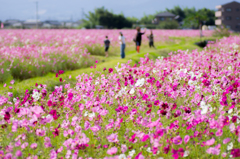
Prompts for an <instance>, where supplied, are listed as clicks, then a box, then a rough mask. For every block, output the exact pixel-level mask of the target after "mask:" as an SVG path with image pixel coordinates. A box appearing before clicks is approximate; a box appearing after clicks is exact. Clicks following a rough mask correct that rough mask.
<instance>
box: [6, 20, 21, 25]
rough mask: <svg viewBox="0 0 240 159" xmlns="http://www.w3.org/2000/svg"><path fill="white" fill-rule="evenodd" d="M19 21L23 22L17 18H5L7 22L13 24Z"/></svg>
mask: <svg viewBox="0 0 240 159" xmlns="http://www.w3.org/2000/svg"><path fill="white" fill-rule="evenodd" d="M19 22H21V21H20V20H17V19H7V20H5V23H11V24H14V23H19Z"/></svg>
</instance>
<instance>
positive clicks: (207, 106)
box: [200, 101, 212, 114]
mask: <svg viewBox="0 0 240 159" xmlns="http://www.w3.org/2000/svg"><path fill="white" fill-rule="evenodd" d="M200 107H201V109H202V110H201V114H207V112H208V109H209V111H210V112H212V107H211V105H210V104H206V103H205V101H201V102H200Z"/></svg>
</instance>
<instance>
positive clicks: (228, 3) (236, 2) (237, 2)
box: [221, 1, 240, 6]
mask: <svg viewBox="0 0 240 159" xmlns="http://www.w3.org/2000/svg"><path fill="white" fill-rule="evenodd" d="M231 3H238V4H240V3H239V2H237V1H232V2H229V3H225V4H223V5H221V6H225V5H228V4H231Z"/></svg>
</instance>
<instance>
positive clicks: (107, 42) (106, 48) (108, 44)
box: [104, 36, 110, 57]
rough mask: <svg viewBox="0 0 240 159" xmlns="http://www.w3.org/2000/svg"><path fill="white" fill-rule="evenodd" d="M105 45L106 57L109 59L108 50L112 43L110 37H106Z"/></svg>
mask: <svg viewBox="0 0 240 159" xmlns="http://www.w3.org/2000/svg"><path fill="white" fill-rule="evenodd" d="M104 45H105V54H106V57H108V49H109V46H110V41H109V40H108V36H106V39H105V40H104Z"/></svg>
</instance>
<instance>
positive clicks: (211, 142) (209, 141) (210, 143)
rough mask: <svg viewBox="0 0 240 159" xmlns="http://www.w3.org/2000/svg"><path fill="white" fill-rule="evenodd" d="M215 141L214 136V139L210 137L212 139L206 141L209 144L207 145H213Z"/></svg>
mask: <svg viewBox="0 0 240 159" xmlns="http://www.w3.org/2000/svg"><path fill="white" fill-rule="evenodd" d="M214 142H215V139H214V138H212V139H210V140H208V141H206V142H205V145H207V146H211V145H213V144H214Z"/></svg>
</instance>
